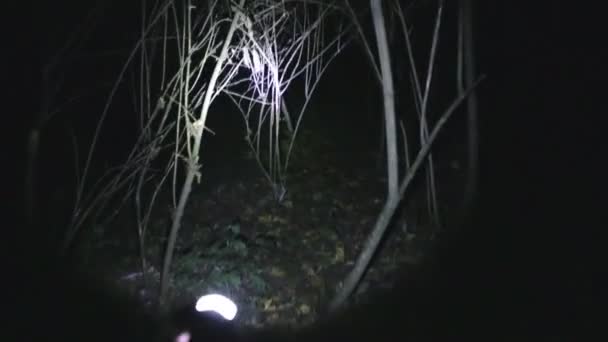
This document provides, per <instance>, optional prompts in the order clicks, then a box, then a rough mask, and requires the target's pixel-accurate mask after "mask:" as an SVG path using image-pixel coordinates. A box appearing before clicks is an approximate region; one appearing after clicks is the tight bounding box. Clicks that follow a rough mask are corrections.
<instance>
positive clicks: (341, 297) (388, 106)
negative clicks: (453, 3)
mask: <svg viewBox="0 0 608 342" xmlns="http://www.w3.org/2000/svg"><path fill="white" fill-rule="evenodd" d="M396 4H397V5H398V2H396ZM370 7H371V12H372V18H373V21H374V28H375V31H376V39H377V40H378V42H377V47H378V55H379V58H380V64H381V66H382V65H383V64H385V65H390V60H388V56H389V53H388V49H389V47H388V44H387V42H386V34H385V32H384V27H385V22H384V15H383V9H382V6H381V3H380V1H379V0H370ZM351 8H352V7H351ZM395 8H396V10H397V11H398V13H397V14H398V16H399V18H400V22H401V27H402V33H403V35H404V38H405V42H406V47H407V52H408V56H409V57H408V58H409V60H410V74H411V75H412V78H413V80H414V81H413V88H414V89H413V92H414V98H415V99H416V100H417V104H418V106H417V108H418V114H419V117H420V118H421V124H420V129H421V139H422V141H421V142H422V145H421V146H422V147H421V148H420V150H419V151H418V153H417V155H416V158H415V160H414V162H413V163H412V164H411V166H410V167H409V169H408V170H407V172H406V174H405V176H404V177H403V179H402V180H401V182H400V183H399V185H398V186H397V185H395V184H393V185H392V188H391V185H390V181H389V190H388V193H389V195H388V198H387V201H386V202H385V204H384V207H383V208H382V211H381V212H380V214H379V215H378V218H377V220H376V223H375V224H374V227H373V228H372V231H371V233H370V235H369V236H368V238H367V240H366V242H365V244H364V246H363V249H362V251H361V252H360V254H359V256H358V258H357V261H356V263H355V266H354V267H353V270H352V271H351V272H350V273H349V274H348V276H347V277H346V279H345V280H344V282H343V286H342V288H341V289H340V290H339V291H338V293H337V294H336V296H335V297H334V298H333V300H332V301H331V303H330V305H329V309H330V310H336V309H337V308H339V307H340V306H341V305H342V304H343V303H344V301H345V300H346V299H347V298H348V296H350V294H351V293H352V292H353V291H354V290H355V289H356V287H357V285H358V284H359V282H360V280H361V278H362V277H363V275H364V273H365V271H366V270H367V268H368V267H369V264H370V262H371V259H372V256H373V255H374V253H375V252H376V250H377V248H378V245H379V243H380V241H381V239H382V237H383V236H384V234H385V232H386V229H387V227H388V224H389V222H390V219H391V217H392V216H393V214H394V212H395V210H396V209H397V207H398V205H399V202H400V201H401V198H402V197H403V195H404V194H405V192H406V191H407V190H408V187H409V185H410V184H411V181H412V179H413V178H414V176H415V175H416V173H417V171H418V170H419V169H420V168H421V166H422V165H423V163H425V161H426V160H427V158H429V155H430V152H431V146H432V144H433V142H434V141H435V139H436V138H437V135H438V134H439V132H440V131H441V129H442V127H443V126H444V124H445V123H446V121H447V120H448V119H449V118H450V117H451V115H452V114H453V113H454V111H455V110H456V108H457V107H458V106H459V105H460V104H461V103H462V102H463V101H464V100H465V99H466V98H467V96H468V95H469V94H470V93H471V92H472V90H473V89H474V87H475V86H476V84H477V82H479V80H477V81H476V82H473V83H471V84H470V86H469V87H468V88H467V89H466V90H463V91H460V92H459V93H458V95H457V96H456V98H455V99H454V100H453V101H452V104H451V105H450V106H449V107H448V108H447V109H446V110H445V111H444V112H443V113H442V114H441V116H440V117H439V119H438V120H437V121H436V122H435V124H434V127H433V129H432V130H430V131H428V129H427V127H428V126H427V125H428V120H427V119H426V117H427V107H428V106H427V103H428V101H429V96H428V95H429V90H430V85H431V78H432V74H433V65H434V59H435V54H436V46H437V42H438V38H439V26H440V23H441V19H442V11H443V1H442V0H439V2H438V7H437V16H436V18H435V28H434V34H433V38H432V39H433V42H432V44H431V53H430V54H429V63H428V71H427V73H426V81H425V83H424V86H422V82H420V81H419V80H418V77H417V74H418V70H417V68H416V65H415V63H414V59H413V53H412V46H411V44H410V40H409V34H410V32H409V30H408V27H407V25H406V22H405V16H404V15H403V11H402V9H401V7H400V6H396V7H395ZM351 13H352V11H351ZM358 26H359V27H361V26H360V25H358ZM359 32H363V31H362V29H360V30H359ZM362 37H364V35H363V34H362ZM365 46H369V45H368V44H366V45H365ZM381 50H384V51H381ZM368 54H369V55H372V53H371V51H368ZM382 60H384V61H382ZM380 70H381V73H380V75H381V78H382V87H383V94H384V105H385V123H386V132H387V134H386V139H387V140H386V143H387V153H394V154H395V156H396V152H394V151H396V145H397V141H396V135H395V134H391V133H390V132H391V131H393V132H396V127H395V122H394V120H391V119H390V117H391V116H393V117H394V99H393V98H392V97H393V94H394V90H393V89H392V81H390V79H391V77H392V75H391V74H390V68H388V67H387V66H384V67H381V68H380ZM387 73H389V74H387ZM387 79H388V80H387ZM387 88H388V89H387ZM391 145H392V146H393V147H392V148H391V147H390V146H391ZM405 157H406V159H408V158H409V157H408V156H407V154H406V155H405ZM393 158H396V157H393ZM387 160H388V163H389V169H388V172H389V178H390V173H391V172H395V171H394V170H393V171H391V170H390V168H391V167H393V168H396V167H397V166H396V165H394V163H395V164H396V161H395V162H391V157H390V155H389V156H388V158H387ZM429 165H432V164H429ZM431 171H432V170H431ZM397 174H398V173H397ZM393 182H395V181H393Z"/></svg>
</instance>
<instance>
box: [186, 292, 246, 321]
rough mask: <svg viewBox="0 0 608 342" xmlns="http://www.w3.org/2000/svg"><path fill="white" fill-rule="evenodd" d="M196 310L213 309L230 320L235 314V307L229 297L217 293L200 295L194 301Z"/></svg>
mask: <svg viewBox="0 0 608 342" xmlns="http://www.w3.org/2000/svg"><path fill="white" fill-rule="evenodd" d="M196 311H198V312H203V311H214V312H217V313H218V314H220V315H221V316H222V317H224V319H227V320H229V321H231V320H232V319H234V317H235V316H236V312H237V308H236V304H234V302H233V301H231V300H230V299H228V298H226V297H224V296H222V295H219V294H210V295H205V296H202V297H201V298H199V299H198V301H196Z"/></svg>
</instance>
